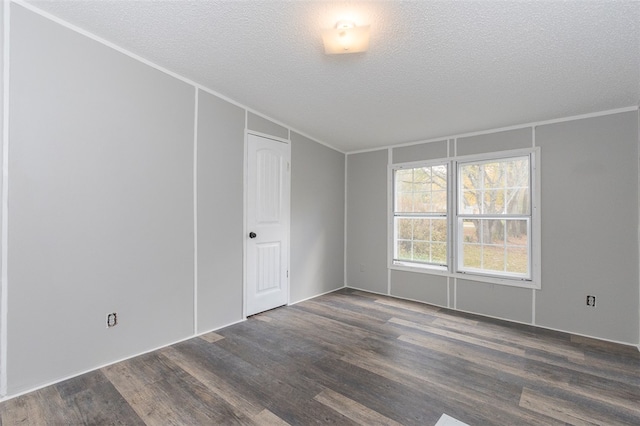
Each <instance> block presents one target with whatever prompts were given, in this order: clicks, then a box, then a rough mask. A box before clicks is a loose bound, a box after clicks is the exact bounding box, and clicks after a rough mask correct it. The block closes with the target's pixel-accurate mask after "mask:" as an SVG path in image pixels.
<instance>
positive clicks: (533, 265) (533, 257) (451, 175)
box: [387, 147, 542, 290]
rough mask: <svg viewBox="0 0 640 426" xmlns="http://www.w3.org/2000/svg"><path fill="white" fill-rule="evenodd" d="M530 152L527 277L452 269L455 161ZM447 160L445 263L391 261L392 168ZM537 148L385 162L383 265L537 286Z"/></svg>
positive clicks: (538, 239) (419, 165)
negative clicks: (385, 215)
mask: <svg viewBox="0 0 640 426" xmlns="http://www.w3.org/2000/svg"><path fill="white" fill-rule="evenodd" d="M529 155H530V161H531V164H530V168H531V236H530V238H531V247H530V253H529V257H530V265H529V268H530V271H531V278H530V279H523V278H520V277H514V278H509V277H505V276H493V275H490V274H488V273H482V274H474V273H471V272H459V271H457V270H456V267H457V266H456V262H457V260H458V256H457V250H458V238H457V237H458V236H457V232H458V231H457V228H458V227H457V223H456V222H457V215H456V214H455V209H456V208H457V200H456V199H455V197H456V194H457V174H458V169H457V163H461V162H469V161H483V160H499V159H501V158H510V157H518V156H529ZM441 164H447V168H448V169H447V170H448V172H447V176H448V180H447V196H448V200H449V203H448V211H447V221H448V225H447V226H448V231H449V235H450V237H449V239H448V244H447V250H448V262H447V263H448V266H447V267H439V266H435V265H424V266H417V265H416V264H415V263H411V262H394V260H393V252H394V250H393V246H394V232H393V228H394V191H395V189H394V185H393V172H394V170H398V169H407V168H415V167H430V166H435V165H441ZM539 188H540V148H539V147H535V148H524V149H515V150H508V151H498V152H488V153H481V154H473V155H462V156H452V157H446V158H438V159H432V160H431V159H430V160H426V161H411V162H405V163H398V164H389V165H388V166H387V200H388V203H387V205H388V206H389V208H388V209H387V227H388V229H387V236H388V250H387V252H388V263H387V267H388V268H389V269H392V270H397V271H407V272H417V273H422V274H430V275H439V276H445V277H451V278H457V279H463V280H468V281H478V282H484V283H490V284H499V285H506V286H511V287H521V288H529V289H531V288H533V289H538V290H539V289H540V288H541V270H542V268H541V250H540V243H541V240H540V237H541V235H542V233H541V230H540V227H541V221H540V191H539Z"/></svg>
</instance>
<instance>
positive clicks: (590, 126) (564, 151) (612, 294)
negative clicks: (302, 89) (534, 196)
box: [347, 112, 640, 344]
mask: <svg viewBox="0 0 640 426" xmlns="http://www.w3.org/2000/svg"><path fill="white" fill-rule="evenodd" d="M533 138H534V129H533V128H532V127H526V128H522V129H516V130H510V131H500V132H495V133H489V134H484V135H479V136H472V137H465V138H458V139H457V140H454V139H451V140H450V141H449V143H450V145H449V153H450V154H451V155H453V154H454V153H455V152H457V154H458V155H467V154H476V153H484V152H493V151H500V150H508V149H516V148H526V147H531V146H532V145H533V142H534V141H533ZM535 144H536V146H539V147H540V149H541V153H540V157H539V165H540V167H541V181H542V182H541V191H540V192H541V198H542V200H541V213H542V214H541V221H542V226H541V229H542V241H541V250H542V262H541V263H542V280H541V281H542V282H541V285H542V288H541V289H540V290H533V289H524V288H516V287H508V286H502V285H497V284H487V283H481V282H475V281H471V280H466V279H465V280H463V279H457V278H454V277H450V278H449V281H448V282H447V278H446V277H442V276H437V275H429V274H420V273H411V272H404V271H396V270H393V271H391V274H390V275H389V279H388V284H389V286H390V288H391V291H390V295H392V296H397V297H402V298H407V299H413V300H419V301H423V302H426V303H430V304H434V305H439V306H447V303H448V306H449V307H450V308H452V309H453V308H456V309H458V310H464V311H468V312H474V313H478V314H482V315H487V316H491V317H497V318H503V319H507V320H511V321H517V322H522V323H530V324H535V325H538V326H542V327H547V328H552V329H557V330H562V331H568V332H572V333H577V334H583V335H587V336H592V337H596V338H602V339H608V340H613V341H618V342H624V343H629V344H638V337H639V326H640V318H639V311H640V309H639V308H640V307H639V303H640V301H639V291H640V284H639V277H638V258H639V253H638V236H637V229H638V113H637V112H626V113H617V114H612V115H605V116H600V117H595V118H586V119H580V120H573V121H565V122H561V123H557V124H548V125H540V126H537V127H536V128H535ZM446 152H447V150H446V142H445V141H439V142H433V143H425V144H417V145H414V146H405V147H399V148H394V149H393V162H394V163H399V162H408V161H419V160H428V159H436V158H443V156H444V157H446ZM443 154H444V155H443ZM347 163H348V168H347V181H348V184H349V187H348V188H349V189H348V192H347V194H348V197H347V198H348V199H347V206H348V209H347V224H348V229H347V235H348V242H347V247H348V250H347V270H348V275H347V285H348V286H350V287H356V288H364V289H368V290H371V291H376V292H384V293H386V286H387V270H386V263H387V258H386V247H387V226H386V211H387V204H386V197H387V185H386V181H384V180H383V176H386V170H387V150H379V151H372V152H366V153H358V154H349V155H348V156H347ZM382 211H384V215H383V216H384V217H381V212H382ZM367 261H370V262H376V265H375V266H374V269H375V276H369V275H366V272H359V269H358V266H359V264H361V263H363V262H367ZM369 268H370V267H369ZM366 270H367V268H365V271H366ZM365 275H366V276H365ZM447 292H448V294H449V298H448V300H447ZM588 294H589V295H595V296H596V298H597V299H596V300H597V303H596V305H597V306H596V308H589V307H587V306H586V304H585V298H586V295H588Z"/></svg>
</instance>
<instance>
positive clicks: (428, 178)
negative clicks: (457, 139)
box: [390, 150, 539, 286]
mask: <svg viewBox="0 0 640 426" xmlns="http://www.w3.org/2000/svg"><path fill="white" fill-rule="evenodd" d="M534 154H535V150H520V151H511V152H506V153H496V154H491V155H482V156H467V157H459V158H453V159H449V160H441V161H439V162H424V163H406V164H398V165H393V166H391V167H390V170H391V178H392V182H393V184H392V186H391V189H392V197H393V198H392V200H393V204H392V219H393V222H392V225H391V226H392V230H390V238H391V239H392V241H391V243H392V245H393V249H392V250H390V253H392V255H391V267H392V268H395V269H410V270H418V271H423V272H434V273H441V274H442V273H444V274H448V275H451V276H459V277H462V276H466V277H467V278H469V279H476V280H480V281H488V282H496V283H501V284H513V285H520V286H523V285H524V286H531V285H532V281H533V278H534V277H533V275H534V269H535V268H534V267H533V266H532V265H533V264H534V263H535V264H538V261H537V259H534V257H535V256H534V254H535V253H536V251H535V250H534V249H533V247H535V245H534V242H536V241H534V240H535V236H536V235H539V230H538V229H535V231H536V233H534V232H533V231H534V229H533V228H534V227H535V223H536V221H535V220H534V218H535V216H534V213H535V203H534V200H535V197H534V196H535V194H534V190H535V185H534V184H533V183H534V182H535V168H534V164H535V162H534ZM390 224H391V222H390ZM469 275H473V276H474V277H473V278H472V277H470V276H469ZM533 284H534V285H535V283H533Z"/></svg>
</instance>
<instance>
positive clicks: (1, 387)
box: [0, 1, 11, 398]
mask: <svg viewBox="0 0 640 426" xmlns="http://www.w3.org/2000/svg"><path fill="white" fill-rule="evenodd" d="M2 6H3V8H4V9H3V12H4V14H3V19H4V22H3V24H4V25H3V28H4V33H3V46H2V47H3V50H2V52H3V62H2V68H3V72H2V87H3V91H2V93H3V96H2V105H3V109H2V123H3V126H2V224H1V227H2V250H1V251H2V254H1V256H2V259H1V261H0V262H1V264H2V278H1V280H2V281H1V284H0V398H2V397H4V396H5V395H6V394H7V332H8V328H7V319H8V317H9V316H8V308H9V303H8V300H7V296H8V289H9V286H8V277H9V274H8V271H7V264H8V259H9V257H8V246H9V235H8V230H9V221H8V220H9V216H8V212H9V208H8V206H9V69H10V67H9V36H10V21H11V19H10V15H9V14H10V12H9V11H10V7H9V2H8V1H5V2H3V3H2Z"/></svg>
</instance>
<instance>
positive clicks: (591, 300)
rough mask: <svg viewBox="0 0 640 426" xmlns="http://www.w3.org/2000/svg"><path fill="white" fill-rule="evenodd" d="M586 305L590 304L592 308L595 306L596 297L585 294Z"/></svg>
mask: <svg viewBox="0 0 640 426" xmlns="http://www.w3.org/2000/svg"><path fill="white" fill-rule="evenodd" d="M587 306H591V307H592V308H595V307H596V297H595V296H587Z"/></svg>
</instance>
